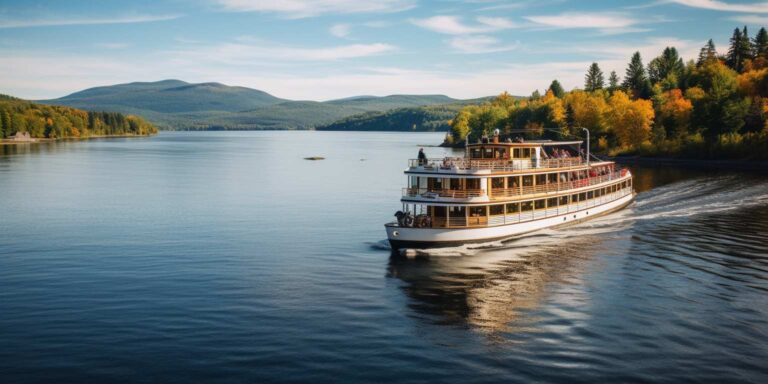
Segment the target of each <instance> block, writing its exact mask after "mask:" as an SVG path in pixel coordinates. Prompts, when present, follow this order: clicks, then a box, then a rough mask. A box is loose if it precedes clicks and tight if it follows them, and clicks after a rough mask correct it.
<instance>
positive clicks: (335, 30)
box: [328, 24, 352, 37]
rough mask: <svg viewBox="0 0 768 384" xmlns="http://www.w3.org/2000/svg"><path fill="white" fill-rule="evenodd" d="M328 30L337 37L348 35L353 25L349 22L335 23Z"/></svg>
mask: <svg viewBox="0 0 768 384" xmlns="http://www.w3.org/2000/svg"><path fill="white" fill-rule="evenodd" d="M328 31H329V32H330V33H331V35H334V36H336V37H347V36H349V33H350V32H351V31H352V27H351V26H350V25H349V24H334V25H333V26H331V28H330V29H329V30H328Z"/></svg>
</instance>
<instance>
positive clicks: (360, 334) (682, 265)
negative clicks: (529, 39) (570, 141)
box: [0, 132, 768, 383]
mask: <svg viewBox="0 0 768 384" xmlns="http://www.w3.org/2000/svg"><path fill="white" fill-rule="evenodd" d="M440 139H441V135H440V134H415V133H405V134H404V133H398V134H395V133H392V134H390V133H321V132H247V133H235V132H230V133H162V134H161V135H159V136H157V137H153V138H142V139H112V140H95V141H78V142H61V143H51V144H41V145H36V146H14V147H8V146H6V147H0V382H4V383H6V382H7V383H24V382H52V383H54V382H55V383H65V382H71V383H84V382H136V381H139V382H172V381H173V382H202V381H206V382H226V383H232V382H278V381H280V382H283V381H292V382H298V381H312V382H321V381H324V382H332V381H333V382H341V381H346V382H349V381H355V382H385V381H393V382H425V381H434V382H454V383H466V382H494V383H498V382H563V383H575V382H584V383H591V382H596V381H613V382H648V381H653V382H680V381H703V382H753V383H765V382H768V239H767V236H768V178H765V177H763V176H756V175H750V174H739V173H712V172H708V173H702V172H698V171H685V170H678V169H670V168H662V169H653V168H635V169H633V171H634V172H635V175H636V182H635V184H636V187H637V189H638V192H639V194H638V196H637V200H636V202H635V203H634V204H633V205H632V206H631V207H629V208H628V209H625V210H623V211H621V212H618V213H615V214H612V215H609V216H605V217H601V218H598V219H594V220H592V221H589V222H586V223H583V224H580V225H577V226H572V227H566V228H563V229H558V230H550V231H545V232H540V233H537V234H535V235H531V236H528V237H525V238H522V239H518V240H516V241H513V242H508V243H504V244H489V245H487V246H485V247H481V248H471V247H461V248H450V249H440V250H434V251H430V252H420V253H419V257H417V258H415V259H404V258H393V257H390V251H389V250H388V249H387V247H386V242H385V241H384V239H385V234H384V229H383V226H382V224H383V223H384V222H386V221H389V220H391V219H392V213H393V212H394V211H395V210H397V209H398V207H399V203H398V199H399V197H400V190H401V188H402V187H403V186H404V185H405V176H404V175H403V174H402V171H403V169H404V168H405V166H406V159H407V158H409V157H415V154H416V152H417V150H418V146H419V145H422V144H433V143H436V142H439V141H440ZM426 151H427V153H428V154H429V155H430V156H441V155H442V154H443V153H444V152H445V151H446V150H444V149H439V148H430V147H428V148H426ZM307 156H324V157H326V160H322V161H307V160H303V158H304V157H307Z"/></svg>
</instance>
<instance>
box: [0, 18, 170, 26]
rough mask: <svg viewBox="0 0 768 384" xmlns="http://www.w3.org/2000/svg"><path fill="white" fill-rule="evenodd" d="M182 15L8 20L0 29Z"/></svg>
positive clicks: (0, 21)
mask: <svg viewBox="0 0 768 384" xmlns="http://www.w3.org/2000/svg"><path fill="white" fill-rule="evenodd" d="M179 17H181V15H154V16H153V15H130V16H118V17H111V18H78V17H66V18H64V17H60V18H55V19H33V20H8V19H0V29H8V28H33V27H53V26H68V25H100V24H132V23H149V22H153V21H166V20H173V19H178V18H179Z"/></svg>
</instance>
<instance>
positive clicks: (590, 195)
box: [587, 191, 595, 200]
mask: <svg viewBox="0 0 768 384" xmlns="http://www.w3.org/2000/svg"><path fill="white" fill-rule="evenodd" d="M594 198H595V196H594V194H593V193H592V191H589V192H587V200H589V199H594Z"/></svg>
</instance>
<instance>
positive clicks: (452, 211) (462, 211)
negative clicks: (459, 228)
mask: <svg viewBox="0 0 768 384" xmlns="http://www.w3.org/2000/svg"><path fill="white" fill-rule="evenodd" d="M466 212H467V209H466V208H465V207H461V206H453V207H448V214H449V215H451V218H454V217H464V216H466V215H467V213H466Z"/></svg>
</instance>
